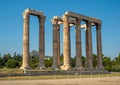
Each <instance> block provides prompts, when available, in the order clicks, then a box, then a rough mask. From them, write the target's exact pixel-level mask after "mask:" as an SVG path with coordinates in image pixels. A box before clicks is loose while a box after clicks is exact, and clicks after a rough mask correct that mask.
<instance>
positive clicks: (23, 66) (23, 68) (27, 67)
mask: <svg viewBox="0 0 120 85" xmlns="http://www.w3.org/2000/svg"><path fill="white" fill-rule="evenodd" d="M20 69H22V70H27V69H31V67H30V66H29V65H22V66H21V67H20Z"/></svg>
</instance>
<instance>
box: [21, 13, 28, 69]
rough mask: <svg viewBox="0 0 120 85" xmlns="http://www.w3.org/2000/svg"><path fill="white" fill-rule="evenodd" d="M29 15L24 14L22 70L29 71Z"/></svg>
mask: <svg viewBox="0 0 120 85" xmlns="http://www.w3.org/2000/svg"><path fill="white" fill-rule="evenodd" d="M29 17H30V15H29V14H26V13H24V14H23V19H24V25H23V62H22V67H21V69H29V68H30V66H29Z"/></svg>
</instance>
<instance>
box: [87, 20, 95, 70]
mask: <svg viewBox="0 0 120 85" xmlns="http://www.w3.org/2000/svg"><path fill="white" fill-rule="evenodd" d="M86 25H87V28H86V57H87V58H86V59H87V69H88V70H93V69H94V68H93V56H92V32H91V27H92V25H91V22H90V21H87V22H86Z"/></svg>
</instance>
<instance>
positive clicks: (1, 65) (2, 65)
mask: <svg viewBox="0 0 120 85" xmlns="http://www.w3.org/2000/svg"><path fill="white" fill-rule="evenodd" d="M3 67H4V64H3V58H2V57H1V56H0V68H3Z"/></svg>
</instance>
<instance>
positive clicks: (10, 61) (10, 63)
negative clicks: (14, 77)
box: [5, 59, 19, 68]
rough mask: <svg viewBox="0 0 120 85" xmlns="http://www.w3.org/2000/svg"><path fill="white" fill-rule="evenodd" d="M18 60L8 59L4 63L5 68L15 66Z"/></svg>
mask: <svg viewBox="0 0 120 85" xmlns="http://www.w3.org/2000/svg"><path fill="white" fill-rule="evenodd" d="M18 64H19V63H18V62H17V61H16V60H15V59H9V60H8V61H7V63H6V64H5V67H6V68H16V67H17V66H18Z"/></svg>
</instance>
